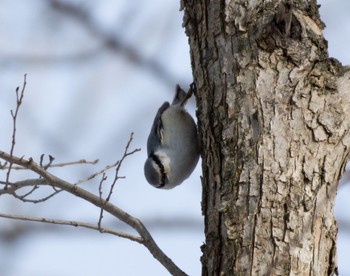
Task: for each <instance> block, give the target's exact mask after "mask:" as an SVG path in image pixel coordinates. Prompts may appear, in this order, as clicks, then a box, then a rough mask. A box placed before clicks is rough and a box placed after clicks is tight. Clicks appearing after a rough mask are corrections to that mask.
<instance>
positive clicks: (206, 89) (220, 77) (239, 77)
mask: <svg viewBox="0 0 350 276" xmlns="http://www.w3.org/2000/svg"><path fill="white" fill-rule="evenodd" d="M279 2H280V1H268V0H266V1H243V0H231V1H223V0H222V1H219V0H213V1H204V0H192V1H191V0H189V1H183V3H182V5H183V6H182V7H183V8H184V14H185V15H184V26H185V28H186V33H187V35H188V37H189V43H190V52H191V61H192V67H193V73H194V80H195V83H196V85H197V89H198V93H197V95H196V98H197V106H198V111H197V116H198V122H199V131H200V139H201V143H202V146H201V148H202V150H201V154H202V167H203V183H202V184H203V200H202V211H203V214H204V216H205V235H206V241H205V245H204V246H203V247H202V250H203V257H202V265H203V270H202V274H203V275H317V276H319V275H333V273H335V272H336V270H337V269H336V257H335V253H336V236H337V226H336V222H335V220H334V216H333V205H334V198H335V195H336V190H337V185H338V181H339V178H340V176H341V174H342V172H343V170H344V166H345V163H346V161H347V159H348V155H349V146H350V135H349V126H350V124H349V116H347V115H348V110H350V109H349V108H350V97H349V93H350V89H349V88H350V85H349V83H350V82H349V78H350V77H349V76H350V74H349V73H348V72H347V71H346V70H345V68H343V67H342V66H341V65H340V64H339V62H337V61H336V60H334V59H330V58H329V57H328V53H327V43H326V41H325V40H324V38H323V34H322V29H323V27H324V26H323V23H322V22H321V21H320V19H319V14H318V8H317V5H316V2H315V1H304V0H300V1H297V0H296V1H294V3H293V4H290V3H284V4H283V5H281V4H280V3H279Z"/></svg>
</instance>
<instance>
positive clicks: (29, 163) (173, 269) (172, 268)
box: [0, 151, 186, 275]
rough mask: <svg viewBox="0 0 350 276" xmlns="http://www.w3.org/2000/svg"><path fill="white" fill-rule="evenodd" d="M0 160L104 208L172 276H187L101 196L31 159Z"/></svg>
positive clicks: (144, 231)
mask: <svg viewBox="0 0 350 276" xmlns="http://www.w3.org/2000/svg"><path fill="white" fill-rule="evenodd" d="M0 158H1V159H3V160H6V161H8V162H12V163H15V164H17V165H20V166H24V167H26V168H27V169H29V170H31V171H33V172H36V173H37V174H38V175H40V176H41V177H43V178H44V179H45V180H46V181H47V183H49V184H50V185H52V186H55V187H57V188H60V189H63V190H65V191H67V192H69V193H71V194H73V195H75V196H77V197H79V198H82V199H85V200H86V201H88V202H90V203H91V204H93V205H95V206H97V207H99V208H101V207H102V206H103V208H104V210H105V211H106V212H108V213H110V214H111V215H113V216H114V217H116V218H118V219H119V220H121V221H123V222H124V223H126V224H128V225H129V226H130V227H132V228H133V229H135V230H136V231H137V232H138V233H139V235H140V236H141V237H142V239H143V242H142V244H143V245H144V246H145V247H146V248H147V249H148V250H149V251H150V252H151V254H152V255H153V257H154V258H155V259H157V260H158V261H159V262H160V263H161V264H162V265H163V266H164V267H165V268H166V269H167V270H168V271H169V272H170V273H171V274H172V275H186V274H185V273H184V272H183V271H182V270H181V269H180V268H179V267H177V266H176V264H175V263H174V262H173V261H172V260H171V259H170V258H169V257H168V256H166V255H165V254H164V252H163V251H162V250H161V249H160V248H159V247H158V245H157V244H156V243H155V241H154V240H153V238H152V236H151V234H150V233H149V232H148V230H147V228H146V227H145V226H144V225H143V223H142V222H141V221H140V220H139V219H137V218H135V217H133V216H131V215H129V214H128V213H126V212H125V211H123V210H122V209H120V208H118V207H117V206H115V205H113V204H111V203H110V202H107V201H104V202H101V199H100V197H99V196H96V195H94V194H92V193H90V192H88V191H86V190H84V189H82V188H80V187H79V186H77V185H73V184H70V183H68V182H67V181H64V180H63V179H60V178H58V177H56V176H54V175H53V174H51V173H49V172H48V171H46V170H45V169H44V168H42V167H40V166H39V165H38V164H36V163H35V162H34V161H33V159H32V158H29V159H28V160H26V159H24V158H19V157H16V156H13V155H10V154H8V153H6V152H3V151H0ZM95 227H98V226H95Z"/></svg>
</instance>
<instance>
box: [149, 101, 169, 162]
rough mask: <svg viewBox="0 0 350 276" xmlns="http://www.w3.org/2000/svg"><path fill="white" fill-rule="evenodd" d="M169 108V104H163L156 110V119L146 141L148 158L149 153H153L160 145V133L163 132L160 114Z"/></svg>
mask: <svg viewBox="0 0 350 276" xmlns="http://www.w3.org/2000/svg"><path fill="white" fill-rule="evenodd" d="M169 106H170V104H169V103H168V102H165V103H163V104H162V106H161V107H160V108H159V109H158V112H157V114H156V117H155V118H154V121H153V125H152V128H151V132H150V134H149V136H148V140H147V155H148V156H149V155H150V154H151V153H153V151H154V150H155V149H157V148H159V147H160V145H161V144H162V131H163V124H162V114H163V112H164V111H165V110H166V109H168V108H169Z"/></svg>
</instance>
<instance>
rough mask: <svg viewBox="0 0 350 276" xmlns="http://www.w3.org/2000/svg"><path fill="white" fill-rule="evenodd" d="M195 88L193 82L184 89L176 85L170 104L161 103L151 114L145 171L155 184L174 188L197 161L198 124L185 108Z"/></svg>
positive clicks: (151, 182) (148, 179) (149, 179)
mask: <svg viewBox="0 0 350 276" xmlns="http://www.w3.org/2000/svg"><path fill="white" fill-rule="evenodd" d="M194 89H195V86H194V84H192V85H191V86H190V89H189V91H188V92H187V93H186V92H185V91H184V90H182V89H181V87H180V86H179V85H177V86H176V92H175V97H174V100H173V102H172V104H171V105H170V104H169V102H165V103H163V105H162V106H161V107H160V108H159V109H158V112H157V114H156V117H155V118H154V122H153V125H152V129H151V132H150V134H149V136H148V140H147V154H148V158H147V160H146V163H145V167H144V172H145V177H146V179H147V181H148V182H149V183H150V184H151V185H153V186H154V187H156V188H163V189H171V188H174V187H175V186H177V185H179V184H181V183H182V182H183V181H184V180H185V179H186V178H188V177H189V176H190V175H191V173H192V172H193V170H194V168H195V167H196V165H197V162H198V158H199V147H198V137H197V126H196V123H195V122H194V120H193V118H192V117H191V115H190V114H189V113H188V112H187V111H186V110H185V108H184V106H185V104H186V102H187V100H188V99H189V98H190V97H191V95H192V93H193V91H194Z"/></svg>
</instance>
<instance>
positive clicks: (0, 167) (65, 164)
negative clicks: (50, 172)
mask: <svg viewBox="0 0 350 276" xmlns="http://www.w3.org/2000/svg"><path fill="white" fill-rule="evenodd" d="M98 162H99V159H96V160H93V161H87V160H85V159H81V160H77V161H72V162H64V163H57V164H51V165H50V166H49V167H50V168H57V167H65V166H71V165H81V164H88V165H96V164H97V163H98ZM6 163H7V162H6ZM6 163H5V164H4V166H2V165H0V170H5V169H8V168H9V167H8V166H6ZM44 166H47V165H44ZM114 166H115V165H114ZM11 169H12V170H28V169H27V168H25V167H22V166H13V167H12V168H11Z"/></svg>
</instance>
